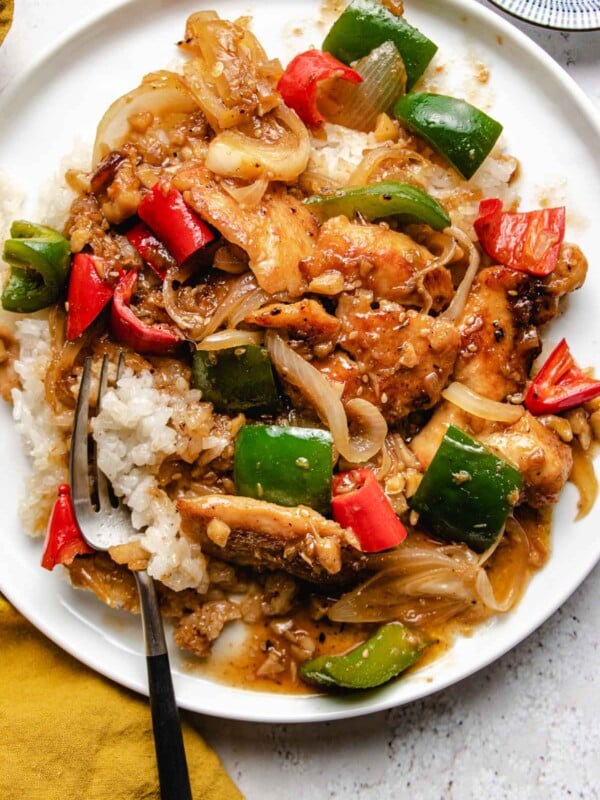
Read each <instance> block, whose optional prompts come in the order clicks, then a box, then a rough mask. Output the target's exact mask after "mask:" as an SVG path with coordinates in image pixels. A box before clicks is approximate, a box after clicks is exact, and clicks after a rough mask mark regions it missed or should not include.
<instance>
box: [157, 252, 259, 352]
mask: <svg viewBox="0 0 600 800" xmlns="http://www.w3.org/2000/svg"><path fill="white" fill-rule="evenodd" d="M193 269H194V268H193V266H191V267H186V268H184V269H181V270H178V271H176V272H175V273H173V274H169V275H167V277H166V279H165V281H164V283H163V301H164V306H165V311H166V312H167V314H168V315H169V316H170V317H171V319H172V320H173V322H175V323H176V324H177V325H178V326H179V327H180V328H182V329H183V330H187V331H189V332H190V334H189V338H190V339H192V340H194V341H196V342H197V341H200V340H202V339H203V338H204V337H206V336H209V335H210V334H211V333H214V332H215V331H216V330H218V329H219V328H220V327H221V325H223V324H224V323H226V322H229V323H230V327H232V328H234V327H235V326H236V325H237V324H238V321H236V322H233V321H232V317H233V316H234V315H236V312H238V311H240V310H241V311H242V313H243V314H244V316H246V314H247V313H249V312H246V309H247V308H249V307H251V308H253V309H254V308H255V307H256V304H257V303H258V302H260V303H264V302H265V300H266V298H267V295H266V293H265V292H263V291H262V289H259V288H258V286H257V285H256V279H255V277H254V275H253V274H252V273H251V272H245V273H244V274H243V275H241V276H240V277H239V278H236V279H235V280H232V282H231V288H230V289H229V292H228V294H227V296H226V297H225V298H224V299H223V300H222V301H221V302H220V303H219V305H218V306H217V309H216V311H215V312H214V314H213V315H212V316H211V317H209V318H208V319H207V318H206V317H204V316H203V315H201V314H199V313H194V312H192V311H186V310H185V309H182V308H180V306H179V304H178V302H177V290H176V289H175V288H174V286H173V283H174V282H175V281H177V282H179V283H183V281H185V280H187V278H188V277H189V274H188V273H189V272H190V271H193ZM242 319H243V317H242Z"/></svg>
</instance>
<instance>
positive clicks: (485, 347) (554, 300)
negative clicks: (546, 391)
mask: <svg viewBox="0 0 600 800" xmlns="http://www.w3.org/2000/svg"><path fill="white" fill-rule="evenodd" d="M586 266H587V265H586V261H585V257H584V256H583V254H582V253H581V251H580V250H578V248H576V247H575V246H574V245H570V246H569V247H568V248H563V250H562V253H561V258H560V259H559V265H558V266H557V270H558V272H557V274H556V275H553V274H551V275H550V276H548V277H547V278H545V279H540V278H535V277H532V276H530V275H528V274H526V273H524V272H516V271H515V270H511V269H508V268H507V267H498V266H497V267H488V268H486V269H483V270H481V272H480V273H479V274H478V275H477V277H476V279H475V281H474V283H473V287H472V289H471V292H470V294H469V297H468V299H467V302H466V305H465V309H464V311H463V313H462V315H461V316H460V318H459V320H458V326H459V328H460V332H461V346H460V355H459V357H458V359H457V361H456V367H455V370H454V378H455V380H457V381H461V382H462V383H464V384H466V385H467V386H468V387H469V388H470V389H473V391H475V392H479V394H482V395H484V396H485V397H489V398H490V399H491V400H504V399H505V398H506V397H507V396H508V395H511V394H515V393H517V392H520V391H522V389H523V388H524V386H525V383H526V381H527V377H528V375H529V371H530V369H531V364H532V362H533V360H534V358H535V357H536V356H537V355H538V353H539V352H540V337H539V334H538V330H537V326H538V325H540V324H542V323H544V322H548V321H549V320H550V319H551V318H552V317H553V316H554V314H555V313H556V311H557V309H558V299H559V298H560V297H562V296H563V295H564V294H565V293H567V292H570V291H573V290H574V289H577V288H579V286H581V283H582V282H583V279H584V278H585V272H586Z"/></svg>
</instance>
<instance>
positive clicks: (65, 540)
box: [42, 483, 94, 570]
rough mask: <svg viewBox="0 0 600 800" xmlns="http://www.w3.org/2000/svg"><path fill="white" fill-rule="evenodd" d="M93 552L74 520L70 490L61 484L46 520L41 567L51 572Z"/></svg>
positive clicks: (64, 484)
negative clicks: (59, 565)
mask: <svg viewBox="0 0 600 800" xmlns="http://www.w3.org/2000/svg"><path fill="white" fill-rule="evenodd" d="M93 552H94V551H93V549H92V548H91V547H90V546H89V545H88V543H87V542H86V541H85V539H84V538H83V534H82V533H81V531H80V529H79V525H78V524H77V520H76V519H75V511H74V510H73V501H72V500H71V490H70V489H69V486H68V485H67V484H66V483H61V485H60V486H59V487H58V495H57V497H56V500H55V501H54V506H53V508H52V512H51V514H50V519H49V520H48V530H47V532H46V540H45V542H44V554H43V556H42V567H44V569H48V570H53V569H54V567H55V566H56V565H57V564H70V563H71V562H72V561H73V559H74V558H75V556H81V555H85V554H86V553H93Z"/></svg>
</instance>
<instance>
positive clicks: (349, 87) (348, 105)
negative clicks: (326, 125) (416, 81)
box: [324, 41, 406, 131]
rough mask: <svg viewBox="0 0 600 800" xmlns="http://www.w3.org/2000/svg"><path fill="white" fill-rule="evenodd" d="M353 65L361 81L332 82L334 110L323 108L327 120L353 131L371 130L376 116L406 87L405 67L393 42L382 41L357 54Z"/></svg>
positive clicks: (388, 108) (391, 104)
mask: <svg viewBox="0 0 600 800" xmlns="http://www.w3.org/2000/svg"><path fill="white" fill-rule="evenodd" d="M353 69H355V70H356V72H358V74H359V75H360V76H361V77H362V79H363V80H362V83H356V84H351V83H349V82H348V81H336V82H335V95H334V96H333V97H332V98H331V100H332V103H335V106H337V108H335V110H334V109H333V108H330V109H328V110H325V111H324V113H325V116H326V117H327V119H328V120H329V121H330V122H334V123H336V124H337V125H344V126H345V127H346V128H352V129H353V130H357V131H372V130H373V128H374V127H375V123H376V121H377V117H378V116H379V114H382V113H383V112H385V111H389V110H390V109H391V108H392V106H393V105H394V103H395V102H396V100H397V99H398V98H399V97H400V96H401V95H403V94H404V93H405V91H406V67H405V66H404V61H403V60H402V56H401V55H400V53H399V52H398V49H397V47H396V45H395V44H394V43H393V42H391V41H388V42H384V43H383V44H381V45H379V47H376V48H375V49H374V50H371V52H370V53H369V54H368V55H367V56H365V57H364V58H361V59H360V60H359V61H357V62H356V64H353Z"/></svg>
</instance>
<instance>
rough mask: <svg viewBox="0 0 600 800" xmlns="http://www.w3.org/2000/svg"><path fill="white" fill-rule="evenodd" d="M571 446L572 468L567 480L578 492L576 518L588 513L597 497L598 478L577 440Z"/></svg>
mask: <svg viewBox="0 0 600 800" xmlns="http://www.w3.org/2000/svg"><path fill="white" fill-rule="evenodd" d="M571 448H572V450H573V469H572V470H571V475H570V477H569V480H570V482H571V483H573V484H574V485H575V487H576V488H577V491H578V492H579V500H578V502H577V517H576V519H583V517H585V516H587V515H588V514H589V513H590V511H591V509H592V506H593V505H594V503H595V502H596V498H597V497H598V478H597V477H596V473H595V471H594V464H593V462H592V459H591V456H590V454H589V453H588V452H587V451H586V450H584V449H583V448H582V447H581V445H580V444H579V443H578V442H577V441H575V442H573V444H572V445H571Z"/></svg>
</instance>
